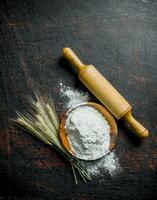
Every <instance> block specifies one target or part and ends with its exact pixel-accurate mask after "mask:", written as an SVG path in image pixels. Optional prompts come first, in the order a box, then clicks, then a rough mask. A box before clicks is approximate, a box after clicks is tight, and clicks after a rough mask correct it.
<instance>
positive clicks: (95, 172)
mask: <svg viewBox="0 0 157 200" xmlns="http://www.w3.org/2000/svg"><path fill="white" fill-rule="evenodd" d="M81 164H82V166H83V167H85V168H86V169H87V171H88V173H89V174H90V175H92V176H102V175H103V173H104V172H106V173H109V174H110V175H111V176H114V175H116V173H118V172H120V171H121V168H120V164H119V159H118V158H117V157H116V154H115V152H114V151H112V152H110V153H109V154H107V155H106V156H104V157H103V158H101V159H99V160H95V161H92V162H91V161H89V162H81Z"/></svg>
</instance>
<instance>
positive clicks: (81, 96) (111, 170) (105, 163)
mask: <svg viewBox="0 0 157 200" xmlns="http://www.w3.org/2000/svg"><path fill="white" fill-rule="evenodd" d="M60 95H61V97H62V98H65V99H66V102H65V107H66V108H67V109H69V108H73V107H75V106H77V104H80V103H83V102H87V101H89V100H90V97H89V95H88V93H87V92H86V93H84V92H82V91H79V90H76V89H73V88H71V87H68V86H66V85H65V84H63V83H62V82H61V83H60ZM89 116H90V115H89V114H88V115H86V117H87V118H88V117H89ZM80 119H82V121H83V120H85V119H84V117H82V118H80ZM104 121H106V120H104ZM67 123H70V119H69V122H68V121H67ZM74 126H75V125H74ZM84 128H86V124H85V126H84ZM71 129H72V127H71ZM70 131H72V130H69V132H70ZM76 131H78V130H76ZM101 131H102V129H101ZM74 132H75V131H74ZM74 134H75V133H73V134H71V139H70V138H69V141H70V142H71V144H72V142H73V139H72V137H73V136H74ZM89 134H90V133H89ZM72 135H73V136H72ZM76 135H77V133H76ZM105 137H106V135H105ZM107 138H108V137H107ZM107 140H108V139H107ZM105 144H106V148H108V142H106V143H105ZM105 144H104V145H105ZM85 146H86V145H85ZM79 148H80V147H79ZM79 148H78V149H77V148H76V146H75V151H76V149H77V153H78V154H80V155H82V153H81V151H82V149H79ZM83 148H85V147H83ZM89 149H90V148H89ZM83 150H84V149H83ZM104 151H105V150H104ZM87 152H88V150H87ZM89 152H90V150H89ZM90 153H91V152H90ZM93 154H94V152H93ZM100 154H101V153H100ZM80 162H81V164H82V166H83V167H84V168H86V170H87V172H88V173H89V174H90V175H91V176H94V177H98V176H99V177H101V180H102V181H103V178H102V177H103V173H108V174H110V175H111V176H114V175H116V174H117V173H118V172H120V171H121V167H120V164H119V159H118V157H117V156H116V154H115V152H114V151H112V152H110V153H109V154H107V155H106V156H104V157H102V158H101V159H98V160H95V161H83V160H81V161H80Z"/></svg>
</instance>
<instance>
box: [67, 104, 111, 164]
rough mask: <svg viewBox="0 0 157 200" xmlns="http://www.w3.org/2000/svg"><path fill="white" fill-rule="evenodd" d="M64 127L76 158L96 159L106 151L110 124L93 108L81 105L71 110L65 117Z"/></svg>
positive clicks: (108, 144) (108, 143)
mask: <svg viewBox="0 0 157 200" xmlns="http://www.w3.org/2000/svg"><path fill="white" fill-rule="evenodd" d="M65 128H66V130H67V133H68V140H69V143H70V144H71V148H72V150H73V152H75V155H76V157H77V158H80V159H83V160H96V159H99V158H101V157H103V156H104V155H105V154H106V153H108V151H109V146H110V125H109V124H108V122H107V120H106V119H105V117H104V116H103V115H102V114H101V113H100V112H99V111H98V110H96V109H95V108H93V107H91V106H87V105H82V106H81V107H78V108H76V109H74V110H72V111H71V112H70V113H69V115H68V117H67V120H66V124H65Z"/></svg>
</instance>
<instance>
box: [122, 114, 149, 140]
mask: <svg viewBox="0 0 157 200" xmlns="http://www.w3.org/2000/svg"><path fill="white" fill-rule="evenodd" d="M123 119H124V120H125V121H127V122H128V124H129V125H130V126H131V127H132V129H133V130H134V131H135V134H136V135H137V136H138V137H140V138H145V137H148V135H149V132H148V130H147V129H146V128H145V127H144V126H143V125H142V124H140V123H139V122H138V121H137V120H136V119H135V118H134V117H133V116H132V114H131V111H129V112H128V113H127V114H126V115H125V116H124V117H123Z"/></svg>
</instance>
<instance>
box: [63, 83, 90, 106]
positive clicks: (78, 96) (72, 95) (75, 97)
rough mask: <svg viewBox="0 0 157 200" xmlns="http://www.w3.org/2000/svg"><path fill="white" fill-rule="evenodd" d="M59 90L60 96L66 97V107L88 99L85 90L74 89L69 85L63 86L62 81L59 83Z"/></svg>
mask: <svg viewBox="0 0 157 200" xmlns="http://www.w3.org/2000/svg"><path fill="white" fill-rule="evenodd" d="M60 92H61V96H64V97H67V98H68V101H67V103H66V107H67V108H72V107H75V106H76V105H77V104H80V103H83V102H87V101H88V100H89V95H88V93H87V92H80V91H78V90H74V89H72V88H71V87H66V86H64V85H63V83H60Z"/></svg>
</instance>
